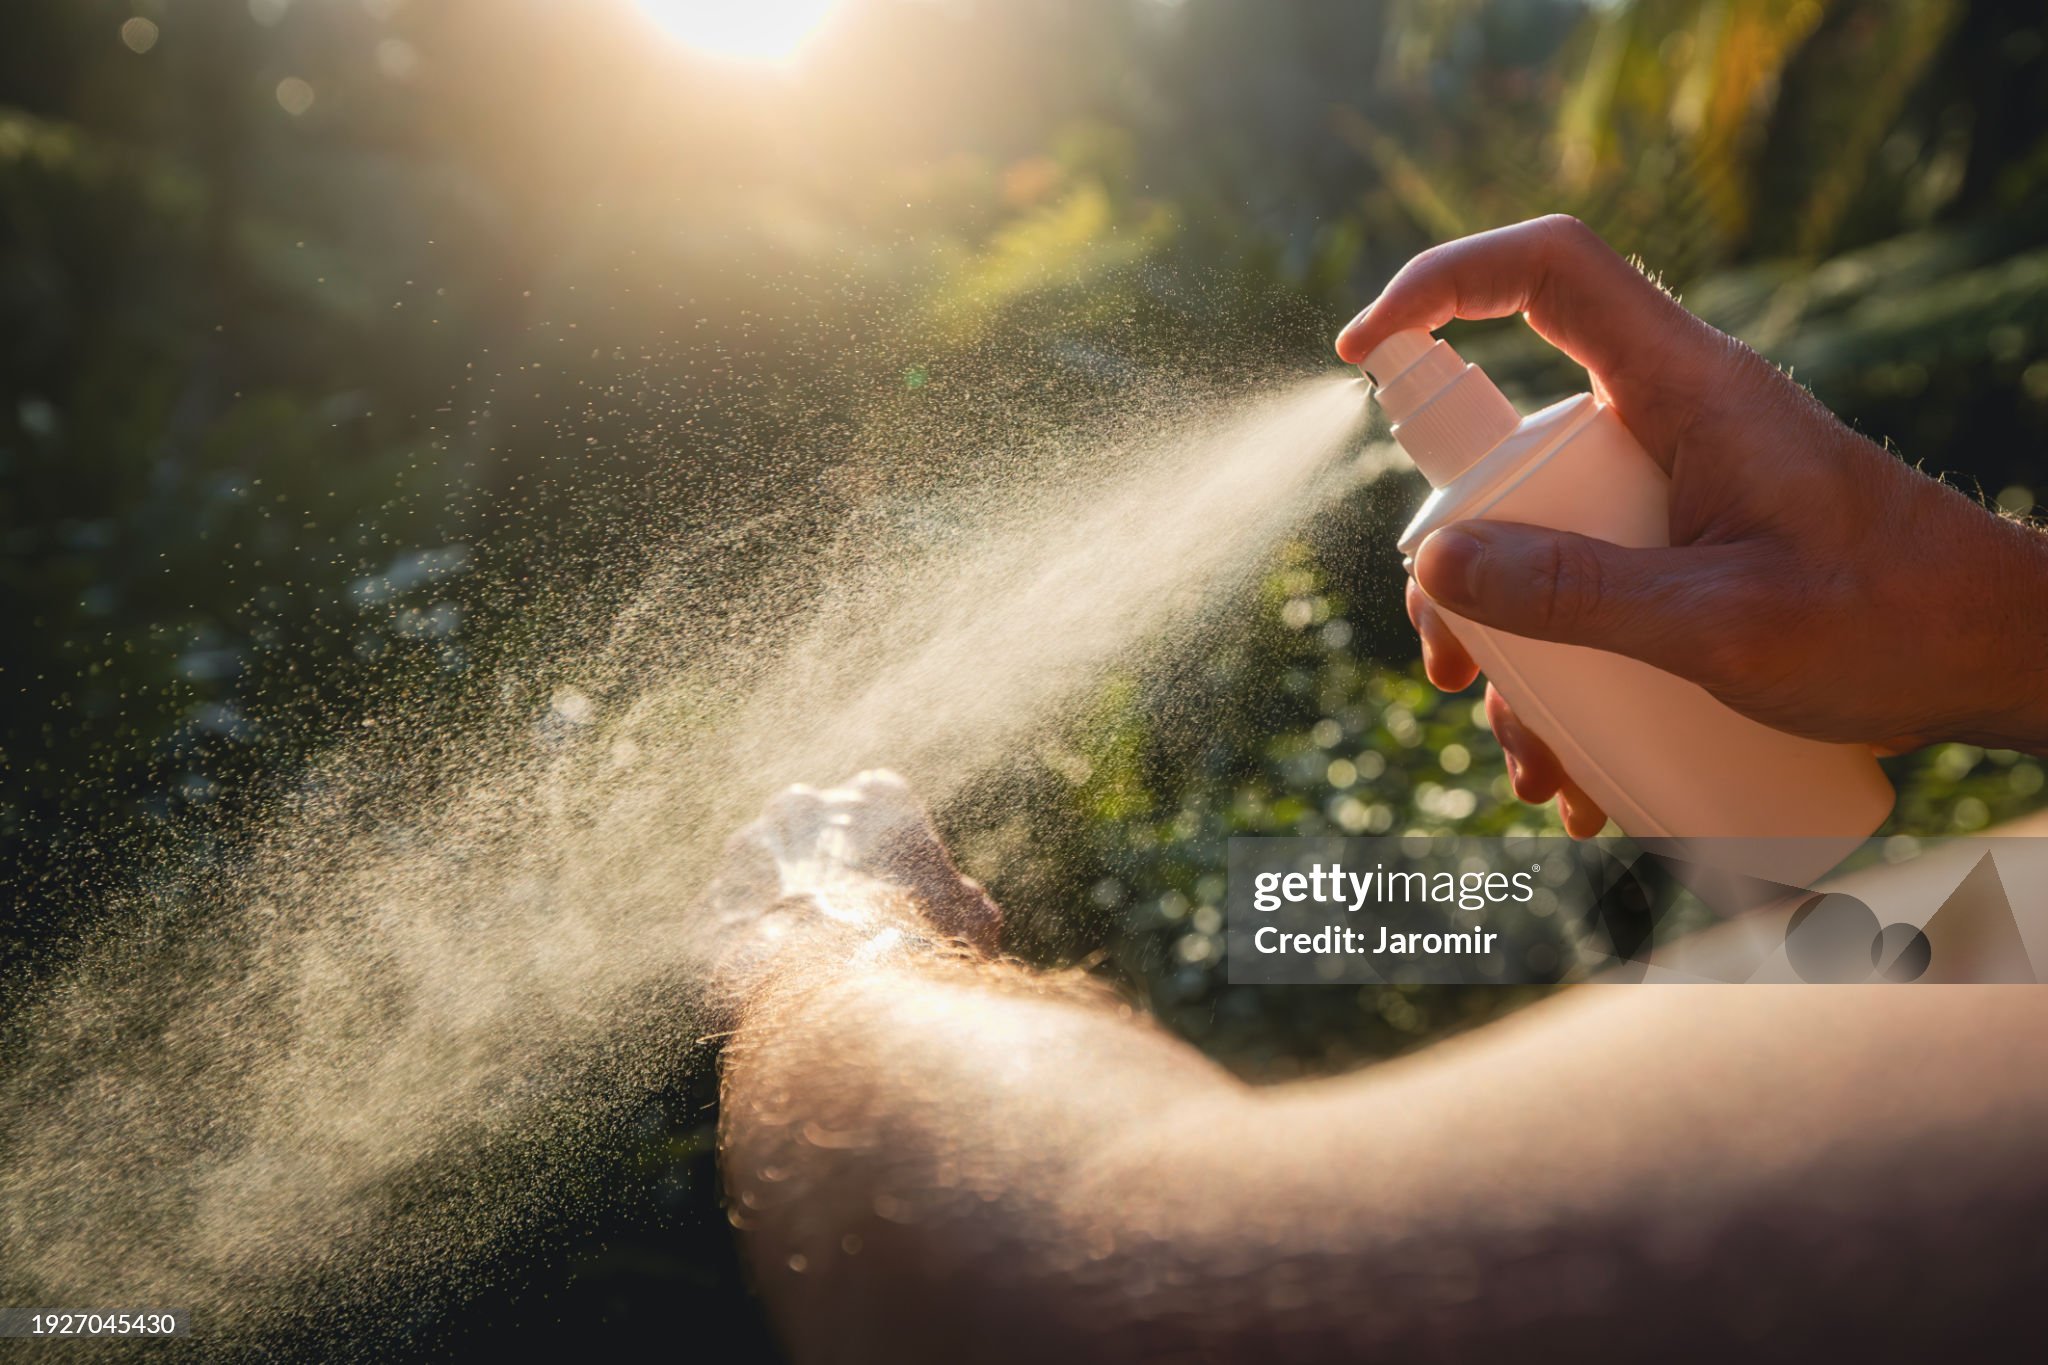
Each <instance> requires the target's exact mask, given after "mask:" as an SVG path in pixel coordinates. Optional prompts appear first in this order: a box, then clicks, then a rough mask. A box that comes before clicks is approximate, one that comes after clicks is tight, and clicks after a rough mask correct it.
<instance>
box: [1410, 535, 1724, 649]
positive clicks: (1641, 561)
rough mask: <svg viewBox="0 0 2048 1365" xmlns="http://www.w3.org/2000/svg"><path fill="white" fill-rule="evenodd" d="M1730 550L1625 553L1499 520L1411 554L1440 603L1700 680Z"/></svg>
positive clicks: (1720, 615) (1419, 578) (1517, 630)
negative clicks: (1626, 656)
mask: <svg viewBox="0 0 2048 1365" xmlns="http://www.w3.org/2000/svg"><path fill="white" fill-rule="evenodd" d="M1727 548H1728V547H1718V546H1701V547H1692V546H1687V547H1678V548H1657V549H1647V550H1636V549H1628V548H1625V547H1623V546H1620V545H1614V544H1610V543H1609V542H1607V541H1604V540H1593V539H1591V538H1589V537H1586V536H1581V535H1574V534H1573V533H1571V532H1569V531H1548V530H1544V529H1543V528H1542V527H1538V526H1523V525H1519V524H1516V523H1513V522H1502V521H1468V522H1461V523H1459V524H1458V525H1456V526H1447V527H1445V528H1444V529H1443V530H1441V531H1438V532H1436V533H1435V534H1434V535H1432V536H1430V538H1429V539H1427V540H1425V541H1423V542H1422V545H1421V547H1420V548H1419V549H1418V550H1417V551H1416V553H1415V581H1416V582H1417V583H1418V584H1419V585H1420V586H1421V588H1422V590H1423V591H1424V592H1425V593H1427V594H1429V597H1430V599H1431V600H1432V601H1434V602H1436V603H1437V604H1438V605H1440V606H1442V607H1445V608H1447V609H1449V610H1450V611H1453V612H1456V613H1457V614H1458V615H1460V616H1463V617H1466V618H1468V619H1470V620H1473V621H1477V622H1478V623H1479V624H1481V625H1484V626H1491V627H1493V628H1495V629H1497V630H1504V631H1507V632H1509V633H1510V634H1513V635H1527V636H1530V637H1532V638H1534V639H1538V640H1554V641H1557V642H1559V643H1561V644H1569V645H1585V646H1588V647H1590V648H1593V649H1603V650H1609V651H1611V652H1613V653H1616V654H1626V655H1628V656H1629V657H1631V658H1635V659H1641V660H1642V661H1643V662H1645V663H1648V664H1650V665H1652V666H1654V667H1657V668H1661V669H1664V670H1665V671H1666V672H1670V673H1676V674H1678V675H1679V676H1681V677H1687V678H1692V679H1693V680H1695V681H1703V680H1704V679H1703V678H1702V675H1703V674H1704V673H1706V672H1707V670H1708V660H1707V658H1706V655H1705V651H1706V649H1707V648H1708V647H1709V646H1710V645H1711V644H1712V643H1713V642H1714V640H1715V638H1716V636H1717V634H1718V633H1719V630H1720V627H1721V625H1722V624H1723V623H1725V622H1726V621H1727V620H1728V617H1727V615H1726V614H1725V613H1724V612H1723V611H1722V610H1720V608H1721V607H1723V606H1725V605H1726V603H1727V601H1728V599H1729V593H1730V589H1731V588H1732V583H1733V580H1732V578H1731V576H1730V569H1731V568H1732V567H1733V566H1732V565H1731V564H1730V562H1729V559H1728V557H1727V556H1726V555H1725V554H1724V553H1722V551H1724V550H1725V549H1727Z"/></svg>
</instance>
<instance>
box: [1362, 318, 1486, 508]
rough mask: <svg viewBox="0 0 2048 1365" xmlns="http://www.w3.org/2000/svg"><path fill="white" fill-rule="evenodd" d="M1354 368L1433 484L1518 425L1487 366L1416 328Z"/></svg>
mask: <svg viewBox="0 0 2048 1365" xmlns="http://www.w3.org/2000/svg"><path fill="white" fill-rule="evenodd" d="M1358 368H1359V369H1361V370H1363V371H1365V374H1366V377H1367V378H1368V379H1370V380H1372V382H1373V396H1374V397H1375V398H1377V399H1378V400H1379V405H1380V410H1381V411H1383V412H1385V413H1386V414H1387V420H1388V421H1390V422H1392V423H1393V424H1394V439H1395V440H1396V441H1398V442H1400V443H1401V448H1402V449H1403V450H1405V451H1407V452H1408V458H1410V459H1412V460H1414V461H1415V467H1416V468H1417V469H1419V470H1421V471H1422V475H1423V477H1424V478H1426V479H1428V480H1429V482H1430V484H1431V486H1433V487H1436V488H1441V487H1443V486H1444V485H1445V484H1447V483H1449V482H1450V481H1451V480H1453V479H1455V478H1457V477H1458V476H1459V475H1460V474H1462V473H1464V472H1465V471H1466V470H1467V469H1470V468H1471V467H1472V466H1473V464H1474V463H1476V462H1477V461H1478V459H1479V457H1480V456H1482V455H1484V454H1485V453H1486V452H1487V451H1489V450H1491V449H1493V448H1494V447H1495V446H1497V445H1499V444H1500V443H1501V441H1502V440H1503V439H1504V438H1505V437H1506V436H1507V435H1508V433H1509V432H1511V431H1513V430H1514V429H1515V428H1516V427H1518V426H1520V425H1521V423H1522V415H1521V414H1520V413H1519V412H1516V411H1515V405H1514V404H1513V403H1510V402H1509V401H1508V400H1507V397H1506V395H1504V394H1503V393H1501V391H1500V390H1499V389H1497V388H1495V387H1494V384H1493V381H1492V380H1491V379H1488V378H1487V377H1486V372H1485V371H1484V370H1481V369H1480V368H1479V367H1478V366H1477V365H1468V364H1466V363H1465V362H1464V361H1463V360H1462V359H1460V358H1459V356H1458V353H1457V352H1456V351H1454V350H1452V349H1451V348H1450V345H1449V344H1448V343H1446V342H1442V341H1438V340H1437V339H1436V338H1435V337H1433V336H1431V335H1430V334H1429V333H1428V332H1425V331H1422V330H1421V329H1419V328H1418V329H1415V330H1412V331H1406V332H1396V333H1394V334H1393V335H1392V336H1390V337H1388V338H1387V339H1386V340H1385V341H1382V342H1381V343H1380V344H1379V345H1377V346H1375V347H1373V349H1372V352H1371V353H1370V354H1369V355H1367V356H1366V358H1365V359H1364V360H1363V361H1361V362H1360V363H1359V367H1358Z"/></svg>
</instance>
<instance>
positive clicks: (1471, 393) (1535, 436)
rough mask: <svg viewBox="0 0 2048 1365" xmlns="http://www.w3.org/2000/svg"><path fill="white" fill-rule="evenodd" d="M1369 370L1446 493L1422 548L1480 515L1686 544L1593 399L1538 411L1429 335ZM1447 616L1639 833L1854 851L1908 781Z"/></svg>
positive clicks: (1700, 692)
mask: <svg viewBox="0 0 2048 1365" xmlns="http://www.w3.org/2000/svg"><path fill="white" fill-rule="evenodd" d="M1360 368H1362V369H1364V370H1365V371H1366V372H1367V374H1368V376H1369V377H1371V378H1372V380H1373V382H1374V384H1375V386H1376V396H1377V397H1378V399H1379V403H1380V406H1381V408H1382V409H1384V410H1385V412H1386V414H1387V417H1388V418H1389V419H1390V420H1391V421H1392V422H1393V423H1394V439H1395V440H1396V441H1398V442H1400V444H1401V447H1402V449H1403V450H1405V451H1407V453H1408V455H1409V457H1410V458H1411V459H1413V460H1414V461H1415V467H1416V468H1417V469H1419V470H1421V471H1422V474H1423V476H1424V477H1425V478H1427V479H1428V480H1429V482H1430V484H1431V486H1432V487H1433V488H1434V489H1435V490H1436V491H1435V492H1433V493H1431V494H1430V497H1429V500H1428V501H1427V502H1425V503H1424V504H1423V505H1422V510H1421V511H1420V512H1419V513H1417V514H1416V517H1415V520H1414V521H1413V522H1411V523H1410V524H1409V526H1408V529H1407V530H1406V531H1405V532H1404V533H1403V534H1402V536H1401V549H1402V551H1403V552H1404V553H1406V554H1410V555H1412V554H1413V553H1414V552H1415V550H1416V547H1418V546H1419V545H1421V544H1422V542H1423V540H1424V539H1426V538H1427V537H1428V536H1429V535H1430V533H1431V532H1433V531H1436V530H1438V529H1440V528H1442V527H1444V526H1447V525H1449V524H1451V523H1452V522H1456V521H1465V520H1479V519H1486V520H1493V521H1517V522H1525V523H1528V524H1531V525H1535V526H1543V527H1548V528H1550V529H1552V530H1559V531H1576V532H1578V533H1579V534H1581V535H1586V536H1592V537H1595V538H1597V539H1600V540H1605V541H1611V542H1613V543H1615V544H1618V545H1629V546H1637V547H1644V546H1658V545H1668V544H1670V543H1671V542H1670V508H1671V482H1670V478H1669V477H1668V476H1667V475H1666V474H1665V472H1664V470H1663V469H1662V468H1661V467H1660V466H1659V465H1658V464H1657V462H1656V461H1655V460H1652V459H1651V458H1650V457H1649V456H1648V455H1647V454H1646V453H1645V452H1644V451H1643V448H1642V446H1641V445H1639V444H1637V442H1636V439H1635V437H1634V436H1632V435H1630V434H1629V431H1628V428H1627V427H1625V426H1624V425H1622V422H1621V419H1620V418H1619V417H1617V416H1615V414H1614V412H1613V410H1612V409H1611V408H1609V407H1607V406H1606V405H1605V404H1603V403H1600V402H1598V401H1596V400H1595V399H1594V398H1593V396H1592V395H1591V394H1580V395H1578V396H1576V397H1573V398H1567V399H1565V400H1564V401H1563V402H1561V403H1555V404H1553V405H1551V406H1550V407H1547V408H1545V409H1543V410H1542V411H1541V412H1538V413H1534V414H1532V415H1530V416H1528V417H1523V416H1522V415H1521V414H1520V413H1519V412H1517V411H1516V410H1515V407H1514V405H1513V404H1512V403H1510V402H1509V401H1508V400H1507V398H1506V397H1505V396H1504V395H1502V393H1501V391H1500V390H1499V389H1498V388H1496V387H1494V384H1493V381H1492V380H1490V379H1488V378H1487V377H1486V375H1485V374H1484V373H1483V372H1482V371H1481V370H1480V369H1479V368H1478V367H1477V366H1474V365H1468V364H1466V363H1465V362H1464V361H1463V360H1461V359H1460V358H1459V356H1458V353H1457V352H1456V351H1454V350H1452V349H1451V348H1450V347H1449V346H1448V345H1446V344H1445V343H1444V342H1441V341H1438V340H1437V339H1436V338H1435V337H1433V336H1431V335H1430V334H1429V333H1428V332H1423V331H1410V332H1399V333H1396V334H1395V335H1393V336H1391V337H1389V338H1388V339H1387V340H1386V341H1384V342H1382V343H1381V344H1380V345H1379V347H1378V348H1377V349H1375V350H1374V351H1373V353H1372V354H1371V355H1369V356H1367V357H1366V358H1365V361H1364V363H1363V365H1362V366H1361V367H1360ZM1445 619H1446V623H1447V624H1448V625H1449V627H1450V629H1451V632H1452V633H1453V634H1454V635H1456V636H1457V637H1458V641H1459V643H1461V644H1463V645H1464V646H1465V648H1466V650H1468V651H1469V652H1470V653H1471V655H1472V657H1473V659H1474V660H1475V661H1477V663H1478V664H1479V666H1480V668H1481V669H1482V670H1484V671H1485V673H1486V676H1487V678H1488V679H1489V680H1490V681H1491V682H1492V683H1493V685H1494V686H1495V687H1496V688H1498V689H1499V690H1500V693H1501V695H1502V696H1503V697H1505V698H1506V699H1507V700H1508V703H1509V704H1510V705H1511V706H1513V707H1514V709H1515V713H1516V715H1518V716H1519V717H1520V718H1521V719H1522V721H1523V722H1524V723H1525V724H1527V725H1528V727H1529V728H1530V730H1532V731H1534V732H1535V733H1536V735H1538V736H1539V737H1540V738H1541V739H1542V740H1543V741H1544V742H1545V743H1546V744H1548V745H1549V746H1550V747H1551V749H1552V751H1553V752H1555V753H1556V754H1557V756H1558V758H1559V760H1560V761H1561V762H1562V763H1563V764H1564V768H1565V771H1566V772H1567V773H1569V774H1570V775H1571V777H1572V779H1573V780H1574V781H1576V782H1577V783H1578V784H1579V785H1580V786H1581V787H1582V788H1584V789H1585V791H1586V794H1587V795H1589V796H1591V797H1592V798H1593V799H1594V800H1596V801H1598V802H1599V803H1600V805H1601V806H1602V807H1603V808H1604V809H1605V810H1606V811H1607V813H1608V815H1609V816H1611V817H1612V818H1613V820H1614V822H1615V824H1617V825H1619V826H1620V827H1621V829H1622V831H1623V832H1624V833H1625V834H1628V835H1630V836H1631V837H1633V838H1637V839H1677V840H1694V839H1707V838H1743V839H1760V838H1767V839H1777V838H1791V837H1798V838H1806V839H1825V840H1828V841H1831V842H1833V841H1846V844H1848V845H1853V843H1854V842H1856V841H1860V840H1861V839H1863V838H1864V837H1866V836H1867V835H1869V834H1870V832H1871V831H1872V830H1874V829H1876V828H1877V826H1878V825H1879V824H1881V823H1882V822H1883V821H1884V819H1885V817H1886V815H1887V814H1889V813H1890V811H1891V807H1892V790H1891V786H1890V784H1889V783H1888V782H1887V781H1886V780H1885V777H1884V773H1883V772H1882V771H1881V770H1880V769H1879V768H1878V766H1877V762H1876V760H1875V759H1874V758H1873V757H1872V755H1871V753H1870V751H1869V750H1868V749H1867V748H1864V747H1863V746H1861V745H1852V744H1828V743H1822V742H1820V741H1817V740H1811V739H1802V738H1800V737H1798V736H1796V735H1790V734H1787V733H1785V732H1784V731H1781V730H1775V729H1772V728H1771V727H1770V726H1767V725H1764V724H1762V723H1760V722H1758V721H1755V720H1751V719H1750V718H1748V717H1747V716H1744V715H1741V714H1739V713H1737V712H1736V711H1733V710H1731V709H1730V708H1729V707H1727V706H1725V705H1723V704H1722V703H1721V702H1719V701H1717V700H1715V698H1714V697H1713V696H1711V695H1710V694H1709V693H1708V692H1707V691H1706V690H1705V689H1704V688H1702V687H1700V686H1698V685H1697V684H1695V683H1690V682H1687V681H1685V680H1684V679H1681V678H1678V677H1675V676H1673V675H1672V674H1669V673H1665V672H1662V671H1660V670H1658V669H1655V668H1652V667H1650V666H1649V665H1648V664H1644V663H1640V662H1638V661H1636V660H1634V659H1629V658H1625V657H1623V656H1622V655H1619V654H1609V653H1605V652H1602V651H1598V650H1593V649H1587V648H1584V647H1582V646H1577V645H1561V644H1553V643H1549V642H1547V641H1542V640H1532V639H1530V638H1528V637H1526V636H1520V635H1510V634H1508V633H1506V632H1505V631H1499V630H1493V629H1489V628H1488V627H1485V626H1482V625H1479V624H1477V623H1475V622H1473V621H1469V620H1466V619H1464V618H1461V617H1458V616H1455V615H1452V614H1450V613H1448V612H1446V613H1445ZM1835 856H1840V855H1839V853H1837V854H1836V855H1835ZM1832 861H1833V859H1832V858H1828V859H1825V860H1824V863H1831V862H1832ZM1820 870H1824V867H1816V868H1814V871H1815V872H1818V871H1820Z"/></svg>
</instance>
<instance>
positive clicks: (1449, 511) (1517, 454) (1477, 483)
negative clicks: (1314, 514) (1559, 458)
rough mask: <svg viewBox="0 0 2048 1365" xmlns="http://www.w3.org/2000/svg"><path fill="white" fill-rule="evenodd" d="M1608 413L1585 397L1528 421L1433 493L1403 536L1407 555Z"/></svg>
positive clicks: (1501, 493)
mask: <svg viewBox="0 0 2048 1365" xmlns="http://www.w3.org/2000/svg"><path fill="white" fill-rule="evenodd" d="M1607 411H1608V410H1607V409H1606V408H1605V407H1603V406H1602V405H1601V404H1600V402H1599V401H1598V400H1597V399H1595V398H1594V397H1593V395H1591V394H1589V393H1581V394H1574V395H1573V396H1572V397H1570V398H1566V399H1563V400H1561V401H1560V402H1556V403H1552V404H1551V405H1550V406H1549V407H1547V408H1544V409H1542V410H1541V411H1538V412H1533V413H1531V414H1529V416H1527V417H1525V418H1523V419H1522V423H1521V425H1520V426H1518V427H1516V428H1515V430H1514V431H1512V432H1510V433H1509V434H1508V436H1507V437H1506V439H1504V440H1502V441H1501V442H1500V444H1499V445H1497V446H1495V447H1494V448H1493V449H1492V450H1489V451H1488V452H1487V453H1486V454H1485V455H1483V456H1481V457H1480V458H1479V460H1478V461H1477V462H1476V463H1474V464H1473V466H1472V467H1471V468H1470V469H1468V470H1466V471H1465V472H1464V473H1463V474H1461V475H1459V476H1458V477H1457V478H1455V479H1453V480H1452V481H1451V482H1449V483H1447V484H1445V485H1444V486H1443V487H1442V488H1438V489H1435V490H1434V491H1432V492H1431V493H1430V495H1429V497H1428V498H1427V499H1425V500H1424V502H1423V504H1422V506H1421V508H1420V509H1419V510H1418V511H1417V512H1416V514H1415V518H1414V520H1413V521H1411V522H1409V524H1408V527H1407V529H1406V530H1404V531H1403V532H1402V533H1401V539H1400V548H1401V552H1402V553H1403V554H1413V553H1414V552H1415V549H1416V547H1417V546H1419V545H1420V544H1421V543H1422V542H1423V541H1424V540H1426V539H1427V538H1428V537H1429V535H1430V533H1431V532H1432V531H1436V530H1438V529H1440V528H1442V527H1444V526H1447V525H1449V524H1450V523H1452V522H1454V521H1462V520H1464V519H1466V518H1467V517H1473V516H1478V515H1480V514H1481V513H1483V512H1484V511H1485V510H1486V509H1487V508H1488V507H1490V506H1492V505H1493V504H1494V503H1495V502H1497V501H1499V500H1500V499H1501V498H1502V497H1503V496H1504V495H1506V493H1507V492H1508V491H1509V490H1510V489H1511V488H1513V487H1514V486H1515V485H1516V484H1517V483H1519V482H1520V481H1521V480H1523V479H1525V478H1527V477H1528V476H1529V475H1530V474H1531V473H1533V472H1534V471H1535V470H1536V469H1538V468H1540V467H1541V466H1542V465H1543V464H1544V463H1545V462H1547V461H1548V460H1550V459H1551V458H1552V457H1553V456H1555V455H1557V454H1558V453H1559V452H1560V451H1562V450H1563V449H1565V448H1566V447H1567V446H1568V445H1570V444H1571V442H1572V439H1573V438H1574V437H1576V436H1578V435H1579V434H1580V433H1581V432H1583V431H1584V430H1585V429H1586V428H1587V427H1588V426H1589V425H1590V424H1592V423H1593V422H1594V421H1595V420H1596V419H1597V418H1599V417H1600V416H1601V415H1602V414H1603V413H1605V412H1607Z"/></svg>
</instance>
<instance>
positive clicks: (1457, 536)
mask: <svg viewBox="0 0 2048 1365" xmlns="http://www.w3.org/2000/svg"><path fill="white" fill-rule="evenodd" d="M1485 559H1486V542H1485V541H1483V540H1481V539H1480V538H1479V537H1478V536H1476V535H1473V534H1472V533H1471V532H1470V531H1468V530H1466V529H1465V528H1464V527H1462V526H1446V527H1445V528H1444V529H1443V530H1441V531H1438V532H1437V533H1436V534H1435V535H1433V536H1431V537H1430V538H1429V539H1428V540H1425V541H1423V542H1422V546H1421V548H1420V549H1418V550H1417V551H1416V553H1415V581H1416V582H1417V583H1420V584H1421V585H1422V590H1423V591H1424V592H1426V593H1428V594H1429V595H1430V596H1431V597H1432V598H1434V599H1435V600H1437V601H1438V602H1441V603H1443V604H1444V605H1445V606H1447V607H1453V608H1456V607H1469V606H1471V605H1472V604H1473V603H1475V602H1477V601H1478V600H1479V574H1480V569H1481V566H1482V564H1483V562H1484V561H1485Z"/></svg>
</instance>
